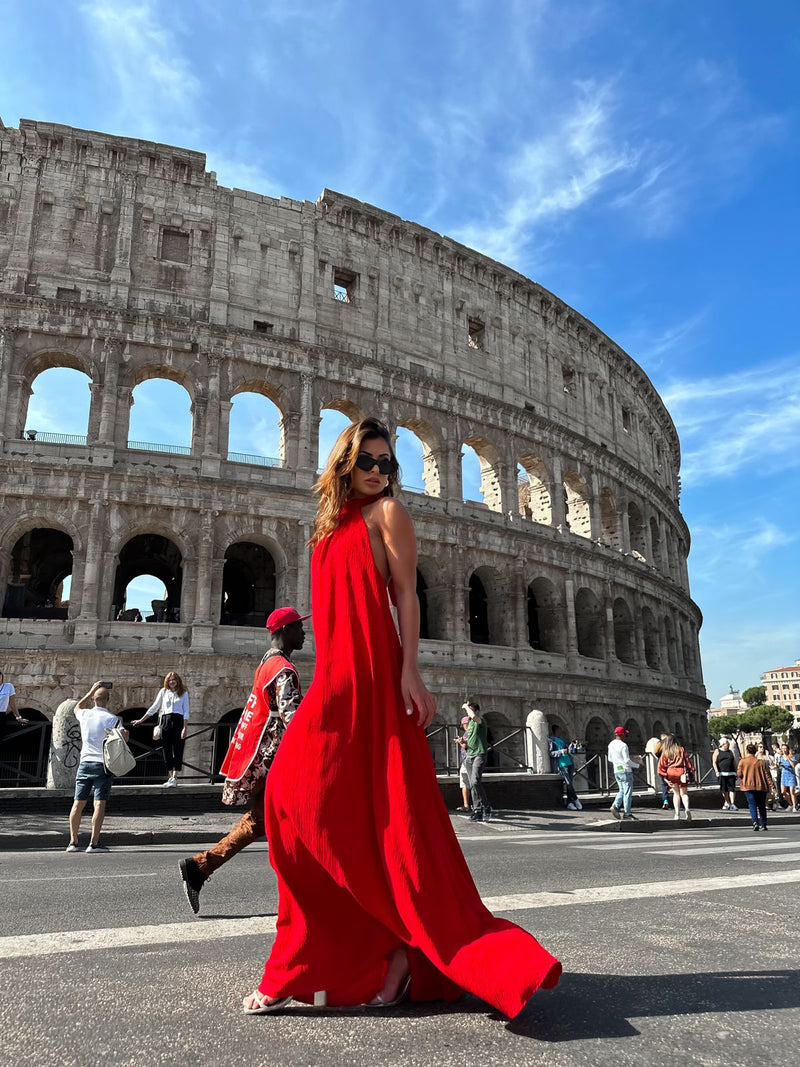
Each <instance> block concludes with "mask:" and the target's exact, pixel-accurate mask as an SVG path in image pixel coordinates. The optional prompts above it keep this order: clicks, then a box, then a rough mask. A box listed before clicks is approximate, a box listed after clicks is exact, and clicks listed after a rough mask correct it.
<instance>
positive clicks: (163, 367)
mask: <svg viewBox="0 0 800 1067" xmlns="http://www.w3.org/2000/svg"><path fill="white" fill-rule="evenodd" d="M154 378H164V379H166V381H169V382H175V384H176V385H180V386H183V388H184V389H185V390H186V392H187V393H188V394H189V399H190V400H191V402H192V403H194V402H195V400H196V399H197V397H198V395H199V394H200V391H201V390H200V389H199V388H198V385H199V382H200V380H199V379H198V378H196V377H194V376H193V375H192V373H191V371H189V370H188V369H184V368H183V367H182V366H180V365H176V364H173V363H140V364H137V365H135V366H133V367H132V368H131V370H130V372H129V375H128V381H127V382H126V385H127V387H128V389H129V390H130V393H131V395H133V390H134V389H135V388H136V387H137V385H141V384H142V382H148V381H152V380H153V379H154Z"/></svg>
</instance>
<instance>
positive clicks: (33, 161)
mask: <svg viewBox="0 0 800 1067" xmlns="http://www.w3.org/2000/svg"><path fill="white" fill-rule="evenodd" d="M41 164H42V157H41V156H35V155H31V154H27V155H25V156H23V159H22V189H21V191H20V198H19V204H18V206H17V221H16V226H15V228H14V236H13V238H12V241H11V251H10V253H9V256H8V262H7V263H6V269H5V271H4V272H3V275H4V279H5V283H4V288H5V289H6V290H7V291H8V292H12V293H23V292H24V291H25V286H26V285H27V282H28V272H29V270H30V257H31V239H32V236H33V220H34V216H35V212H36V199H37V195H38V189H39V171H40V169H41Z"/></svg>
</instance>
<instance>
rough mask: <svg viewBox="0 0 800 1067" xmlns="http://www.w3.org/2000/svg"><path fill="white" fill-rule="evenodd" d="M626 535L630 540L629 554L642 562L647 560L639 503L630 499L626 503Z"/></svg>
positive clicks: (645, 540)
mask: <svg viewBox="0 0 800 1067" xmlns="http://www.w3.org/2000/svg"><path fill="white" fill-rule="evenodd" d="M628 535H629V537H630V542H631V555H632V556H634V557H635V558H636V559H638V560H641V562H642V563H646V562H647V539H646V537H645V527H644V519H643V518H642V513H641V511H640V510H639V505H638V504H636V503H635V501H633V500H631V501H630V502H629V503H628Z"/></svg>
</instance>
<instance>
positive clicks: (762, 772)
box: [736, 745, 772, 831]
mask: <svg viewBox="0 0 800 1067" xmlns="http://www.w3.org/2000/svg"><path fill="white" fill-rule="evenodd" d="M756 751H757V750H756V746H755V745H748V746H747V749H746V752H747V755H746V756H745V757H744V758H743V759H740V760H739V766H738V767H737V769H736V773H737V775H738V776H739V778H740V779H741V781H742V789H743V790H744V795H745V796H746V797H747V806H748V807H749V808H750V818H751V819H752V820H753V830H756V831H758V830H766V828H767V794H768V793H770V792H772V780H771V778H770V773H769V771H768V770H767V767H766V765H765V764H764V761H763V760H760V759H759V758H758V756H757V755H756Z"/></svg>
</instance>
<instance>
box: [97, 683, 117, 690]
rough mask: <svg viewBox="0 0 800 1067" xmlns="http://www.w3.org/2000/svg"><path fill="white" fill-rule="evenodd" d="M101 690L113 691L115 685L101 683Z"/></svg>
mask: <svg viewBox="0 0 800 1067" xmlns="http://www.w3.org/2000/svg"><path fill="white" fill-rule="evenodd" d="M100 688H101V689H113V688H114V683H113V682H101V683H100Z"/></svg>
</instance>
